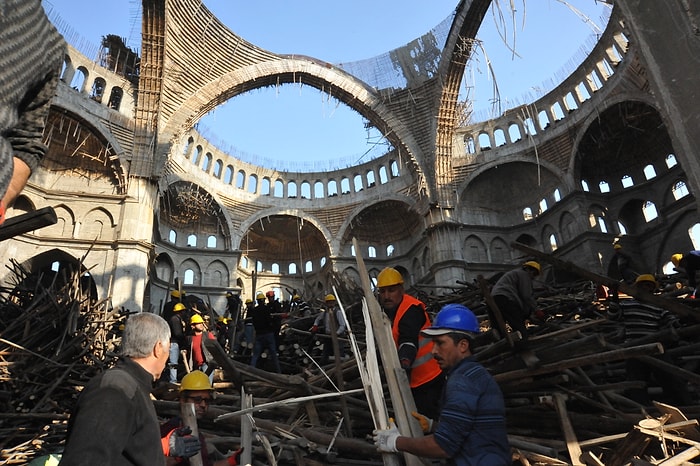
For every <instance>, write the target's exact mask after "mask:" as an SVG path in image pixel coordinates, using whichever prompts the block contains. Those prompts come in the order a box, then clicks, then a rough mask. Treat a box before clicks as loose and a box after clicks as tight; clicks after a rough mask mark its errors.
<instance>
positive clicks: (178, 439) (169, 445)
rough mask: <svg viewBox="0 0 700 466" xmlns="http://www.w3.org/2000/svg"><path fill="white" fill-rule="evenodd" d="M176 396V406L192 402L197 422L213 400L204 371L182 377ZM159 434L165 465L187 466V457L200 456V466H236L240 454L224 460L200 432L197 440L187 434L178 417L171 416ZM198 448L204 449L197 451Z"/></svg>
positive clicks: (224, 457)
mask: <svg viewBox="0 0 700 466" xmlns="http://www.w3.org/2000/svg"><path fill="white" fill-rule="evenodd" d="M179 395H180V396H179V399H180V405H181V406H182V405H183V404H184V403H193V404H194V406H195V414H196V415H197V419H202V418H204V416H205V415H206V414H207V411H208V410H209V404H210V403H211V402H212V400H213V399H214V388H213V387H212V386H211V383H210V381H209V377H207V375H206V374H205V373H204V372H202V371H192V372H190V373H189V374H187V375H186V376H184V377H183V378H182V383H181V384H180V392H179ZM160 432H161V445H162V446H163V452H164V453H165V456H166V457H167V458H166V464H168V465H171V464H173V465H175V464H177V465H189V464H190V462H189V460H188V459H187V458H190V457H192V456H194V455H196V454H197V453H201V454H202V464H203V465H204V466H227V465H231V466H236V465H238V461H239V459H240V456H241V452H242V451H243V449H242V448H239V449H238V450H236V451H235V452H234V453H233V454H232V455H230V456H228V457H226V456H225V455H223V454H222V453H221V452H219V451H218V450H217V449H216V447H215V446H214V445H209V444H207V442H206V438H205V437H204V435H202V434H201V433H200V434H199V438H197V437H193V436H192V435H190V434H191V433H192V430H191V429H189V428H188V427H185V426H184V425H183V423H182V419H181V418H180V417H174V418H172V419H171V420H169V421H168V422H166V423H165V424H163V425H161V428H160ZM173 436H175V437H173ZM202 446H206V447H207V448H201V447H202Z"/></svg>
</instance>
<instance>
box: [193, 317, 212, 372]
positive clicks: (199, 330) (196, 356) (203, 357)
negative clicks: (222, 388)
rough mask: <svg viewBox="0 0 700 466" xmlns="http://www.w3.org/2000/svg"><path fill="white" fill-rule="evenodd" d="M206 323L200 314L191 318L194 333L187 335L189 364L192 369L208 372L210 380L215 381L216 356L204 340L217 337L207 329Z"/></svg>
mask: <svg viewBox="0 0 700 466" xmlns="http://www.w3.org/2000/svg"><path fill="white" fill-rule="evenodd" d="M205 325H206V324H205V323H204V319H203V318H202V316H201V315H199V314H195V315H193V316H192V317H191V318H190V327H191V328H192V334H191V335H188V336H187V343H188V348H189V353H188V355H189V365H190V369H193V370H200V371H202V372H206V373H207V374H208V375H209V380H212V381H213V380H214V372H213V369H214V366H213V364H214V357H213V356H212V355H211V353H210V352H209V350H207V348H206V346H204V341H205V339H208V340H215V339H216V338H215V337H214V334H213V333H211V332H210V331H209V330H207V329H206V326H205ZM210 369H211V370H210Z"/></svg>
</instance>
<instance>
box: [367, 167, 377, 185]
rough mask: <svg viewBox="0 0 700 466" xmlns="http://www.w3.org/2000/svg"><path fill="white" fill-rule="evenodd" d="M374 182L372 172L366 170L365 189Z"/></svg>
mask: <svg viewBox="0 0 700 466" xmlns="http://www.w3.org/2000/svg"><path fill="white" fill-rule="evenodd" d="M375 184H376V182H375V181H374V170H367V187H368V188H371V187H372V186H374V185H375Z"/></svg>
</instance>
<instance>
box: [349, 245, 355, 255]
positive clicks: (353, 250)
mask: <svg viewBox="0 0 700 466" xmlns="http://www.w3.org/2000/svg"><path fill="white" fill-rule="evenodd" d="M350 255H351V256H352V257H355V245H354V244H353V245H352V246H350Z"/></svg>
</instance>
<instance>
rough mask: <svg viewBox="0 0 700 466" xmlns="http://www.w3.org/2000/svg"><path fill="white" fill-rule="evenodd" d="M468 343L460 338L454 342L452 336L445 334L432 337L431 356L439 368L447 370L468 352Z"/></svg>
mask: <svg viewBox="0 0 700 466" xmlns="http://www.w3.org/2000/svg"><path fill="white" fill-rule="evenodd" d="M468 349H469V343H468V342H467V340H460V341H459V342H458V343H455V342H454V340H453V339H452V338H450V337H449V336H447V335H440V336H437V337H433V349H432V351H431V353H432V355H433V358H434V359H435V360H436V361H437V363H438V365H439V366H440V369H442V370H448V369H451V368H452V367H454V366H455V365H457V363H458V362H460V361H461V360H462V359H464V358H465V357H466V356H467V355H468V354H467V351H468Z"/></svg>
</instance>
